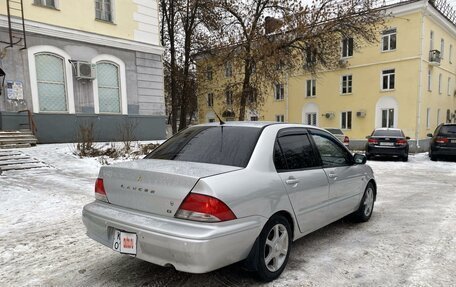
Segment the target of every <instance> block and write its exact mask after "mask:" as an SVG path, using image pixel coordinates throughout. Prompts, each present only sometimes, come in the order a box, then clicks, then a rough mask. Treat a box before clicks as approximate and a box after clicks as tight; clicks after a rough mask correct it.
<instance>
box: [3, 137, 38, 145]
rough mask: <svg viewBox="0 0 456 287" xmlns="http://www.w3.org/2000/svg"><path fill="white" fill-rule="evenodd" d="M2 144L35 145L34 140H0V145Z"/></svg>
mask: <svg viewBox="0 0 456 287" xmlns="http://www.w3.org/2000/svg"><path fill="white" fill-rule="evenodd" d="M3 144H36V139H33V138H24V139H20V138H19V139H16V138H0V145H3Z"/></svg>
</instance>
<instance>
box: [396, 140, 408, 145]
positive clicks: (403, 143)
mask: <svg viewBox="0 0 456 287" xmlns="http://www.w3.org/2000/svg"><path fill="white" fill-rule="evenodd" d="M396 144H397V145H407V140H404V139H398V140H397V141H396Z"/></svg>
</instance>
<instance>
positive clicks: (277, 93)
mask: <svg viewBox="0 0 456 287" xmlns="http://www.w3.org/2000/svg"><path fill="white" fill-rule="evenodd" d="M284 95H285V90H284V88H283V84H280V83H276V84H274V99H275V100H276V101H281V100H283V98H284Z"/></svg>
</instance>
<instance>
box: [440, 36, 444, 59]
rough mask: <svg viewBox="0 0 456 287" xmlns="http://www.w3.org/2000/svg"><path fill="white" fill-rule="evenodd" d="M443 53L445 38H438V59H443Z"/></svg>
mask: <svg viewBox="0 0 456 287" xmlns="http://www.w3.org/2000/svg"><path fill="white" fill-rule="evenodd" d="M444 53H445V39H443V38H442V39H440V59H443V55H444Z"/></svg>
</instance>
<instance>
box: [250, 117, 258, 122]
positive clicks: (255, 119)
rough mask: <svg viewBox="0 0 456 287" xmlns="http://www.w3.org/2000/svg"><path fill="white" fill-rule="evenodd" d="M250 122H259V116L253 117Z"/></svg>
mask: <svg viewBox="0 0 456 287" xmlns="http://www.w3.org/2000/svg"><path fill="white" fill-rule="evenodd" d="M250 121H252V122H257V121H258V116H251V117H250Z"/></svg>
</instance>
